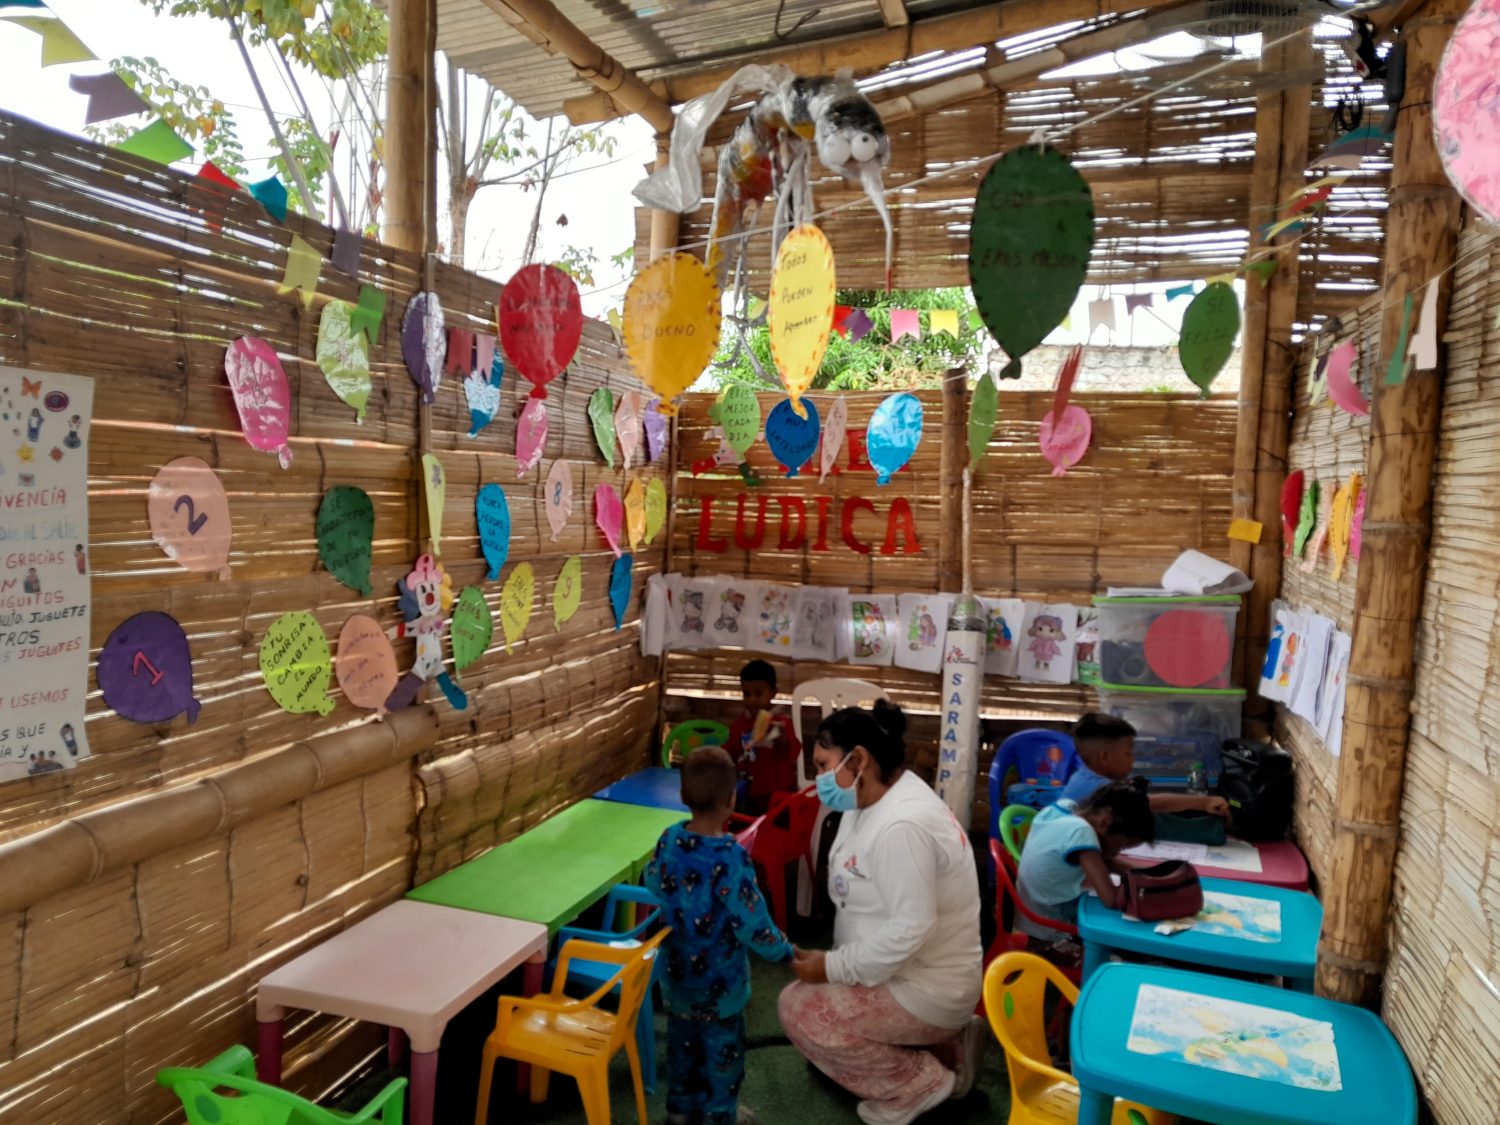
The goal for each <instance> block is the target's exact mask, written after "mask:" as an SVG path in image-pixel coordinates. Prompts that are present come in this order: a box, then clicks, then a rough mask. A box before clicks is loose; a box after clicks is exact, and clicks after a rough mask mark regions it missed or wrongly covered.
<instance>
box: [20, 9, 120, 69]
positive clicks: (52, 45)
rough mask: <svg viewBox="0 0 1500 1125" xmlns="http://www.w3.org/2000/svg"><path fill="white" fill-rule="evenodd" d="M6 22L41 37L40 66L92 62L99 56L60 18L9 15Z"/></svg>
mask: <svg viewBox="0 0 1500 1125" xmlns="http://www.w3.org/2000/svg"><path fill="white" fill-rule="evenodd" d="M8 22H10V23H14V24H19V25H20V26H21V27H24V28H25V29H26V30H27V31H34V32H36V33H37V34H38V35H40V36H41V37H42V66H43V67H48V66H60V65H62V64H63V63H76V62H93V61H94V60H96V59H97V58H98V57H99V56H98V55H96V54H94V52H93V51H90V50H89V49H88V48H87V47H85V46H84V45H83V40H81V39H79V38H78V36H76V35H74V34H73V32H72V30H71V29H70V28H69V27H68V25H67V24H65V23H63V21H62V20H59V19H53V18H51V17H50V16H10V17H8Z"/></svg>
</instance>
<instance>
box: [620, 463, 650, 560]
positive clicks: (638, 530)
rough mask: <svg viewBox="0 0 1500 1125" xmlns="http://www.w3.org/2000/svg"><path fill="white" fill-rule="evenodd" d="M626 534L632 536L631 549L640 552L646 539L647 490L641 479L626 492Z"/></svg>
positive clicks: (632, 482)
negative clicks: (642, 542)
mask: <svg viewBox="0 0 1500 1125" xmlns="http://www.w3.org/2000/svg"><path fill="white" fill-rule="evenodd" d="M625 533H626V534H627V535H629V536H630V549H631V550H632V551H638V550H640V549H641V541H642V540H644V539H645V538H646V488H645V486H644V485H642V484H641V478H640V477H636V478H635V480H633V481H631V482H630V487H629V488H627V489H626V490H625Z"/></svg>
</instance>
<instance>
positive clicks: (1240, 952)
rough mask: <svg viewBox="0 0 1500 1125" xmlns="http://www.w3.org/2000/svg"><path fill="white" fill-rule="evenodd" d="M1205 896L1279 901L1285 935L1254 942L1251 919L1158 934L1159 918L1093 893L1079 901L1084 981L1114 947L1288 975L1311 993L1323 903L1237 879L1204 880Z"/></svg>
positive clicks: (1169, 958) (1211, 965) (1205, 964)
mask: <svg viewBox="0 0 1500 1125" xmlns="http://www.w3.org/2000/svg"><path fill="white" fill-rule="evenodd" d="M1203 893H1204V894H1205V895H1214V894H1221V895H1233V896H1235V897H1236V898H1241V899H1255V900H1260V901H1264V902H1267V903H1270V902H1274V903H1276V904H1277V905H1278V906H1279V908H1280V912H1281V939H1280V940H1279V941H1255V940H1253V939H1252V938H1250V937H1246V936H1243V935H1245V934H1253V933H1255V932H1256V927H1255V925H1254V924H1253V922H1252V921H1251V920H1250V919H1244V918H1239V917H1232V919H1231V920H1230V921H1229V922H1228V923H1227V924H1226V925H1222V926H1218V927H1214V930H1217V931H1218V932H1205V931H1204V930H1200V929H1191V930H1182V931H1180V932H1178V933H1175V934H1159V933H1157V932H1156V923H1155V922H1138V921H1135V920H1134V919H1132V918H1126V917H1125V916H1124V915H1123V914H1121V913H1120V912H1119V911H1118V910H1111V909H1109V908H1108V907H1107V906H1105V905H1103V904H1102V903H1101V902H1100V901H1099V900H1098V899H1097V898H1095V897H1094V896H1093V895H1085V896H1084V897H1083V900H1082V901H1081V902H1080V903H1079V904H1078V936H1079V937H1080V938H1082V939H1083V979H1084V980H1087V979H1088V978H1089V977H1090V976H1091V975H1092V974H1093V973H1094V971H1095V970H1096V969H1098V968H1100V967H1101V966H1103V965H1104V964H1105V963H1107V962H1108V961H1109V955H1110V954H1111V953H1112V952H1114V951H1116V950H1123V951H1125V952H1129V953H1138V954H1141V955H1142V956H1144V957H1159V958H1161V959H1162V960H1164V961H1185V962H1187V963H1188V964H1190V965H1200V966H1202V967H1203V968H1205V969H1207V970H1210V971H1212V970H1214V969H1230V970H1233V971H1234V972H1239V973H1254V974H1256V975H1258V976H1267V977H1284V978H1285V979H1286V982H1287V985H1288V987H1290V988H1295V989H1297V990H1299V991H1301V992H1311V991H1312V986H1313V974H1314V972H1315V971H1316V970H1317V966H1318V935H1319V933H1321V931H1322V929H1323V907H1322V904H1321V903H1319V902H1318V900H1317V899H1315V898H1314V897H1313V896H1312V895H1310V894H1304V893H1302V892H1301V891H1288V890H1285V889H1283V888H1281V887H1268V886H1264V885H1262V884H1258V883H1241V882H1239V881H1237V880H1233V879H1204V880H1203Z"/></svg>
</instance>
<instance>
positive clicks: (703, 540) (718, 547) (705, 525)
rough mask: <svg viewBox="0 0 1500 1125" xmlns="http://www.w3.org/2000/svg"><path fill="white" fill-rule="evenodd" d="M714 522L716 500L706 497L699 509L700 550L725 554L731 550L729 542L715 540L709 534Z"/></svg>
mask: <svg viewBox="0 0 1500 1125" xmlns="http://www.w3.org/2000/svg"><path fill="white" fill-rule="evenodd" d="M713 522H714V498H713V497H712V496H705V497H704V498H703V500H702V506H701V507H700V508H699V509H698V550H700V551H714V552H716V553H717V554H721V555H722V554H723V553H724V552H725V551H727V550H729V540H727V539H715V538H714V537H713V536H712V535H710V534H709V532H710V531H711V530H712V527H713Z"/></svg>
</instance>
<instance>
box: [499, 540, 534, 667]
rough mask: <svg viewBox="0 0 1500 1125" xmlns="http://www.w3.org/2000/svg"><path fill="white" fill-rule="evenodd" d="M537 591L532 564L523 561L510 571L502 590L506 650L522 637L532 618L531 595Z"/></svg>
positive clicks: (502, 625)
mask: <svg viewBox="0 0 1500 1125" xmlns="http://www.w3.org/2000/svg"><path fill="white" fill-rule="evenodd" d="M535 592H536V575H535V574H534V573H533V572H532V569H531V564H530V563H529V562H523V563H522V564H521V565H520V566H518V567H516V569H515V570H513V571H511V572H510V577H509V578H507V579H506V580H505V586H504V588H502V589H501V591H500V628H501V629H502V630H504V632H505V651H506V652H509V651H510V646H511V645H513V644H515V643H516V642H517V641H518V640H520V639H521V634H522V633H524V632H526V623H527V622H528V621H530V620H531V596H532V594H534V593H535Z"/></svg>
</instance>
